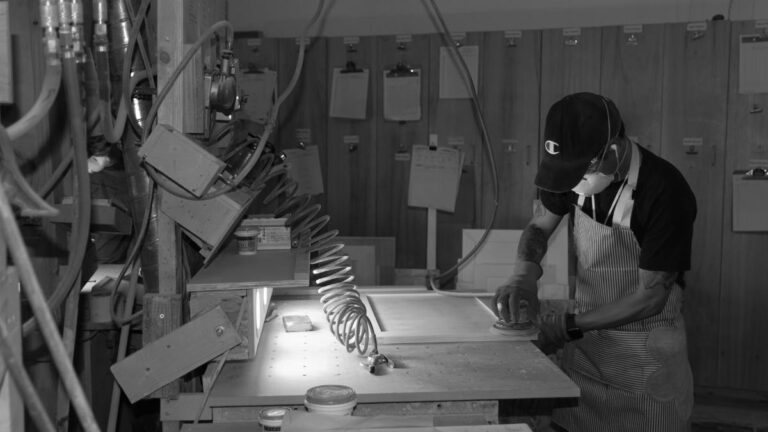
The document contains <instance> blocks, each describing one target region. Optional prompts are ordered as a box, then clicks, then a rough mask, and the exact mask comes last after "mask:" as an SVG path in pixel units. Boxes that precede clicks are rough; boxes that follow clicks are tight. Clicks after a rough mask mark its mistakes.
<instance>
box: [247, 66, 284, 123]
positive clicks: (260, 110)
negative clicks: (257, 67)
mask: <svg viewBox="0 0 768 432" xmlns="http://www.w3.org/2000/svg"><path fill="white" fill-rule="evenodd" d="M276 85H277V72H275V71H273V70H268V69H265V70H263V71H260V72H258V73H244V74H242V75H241V76H240V87H242V89H243V93H244V94H245V95H246V96H247V99H246V101H245V102H244V103H243V112H244V113H245V114H246V116H247V117H248V119H249V120H253V121H255V122H256V123H260V124H264V123H266V122H267V120H268V118H269V113H270V111H272V104H273V102H274V100H273V99H274V94H275V88H276Z"/></svg>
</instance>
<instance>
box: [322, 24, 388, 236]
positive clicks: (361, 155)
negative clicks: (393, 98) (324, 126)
mask: <svg viewBox="0 0 768 432" xmlns="http://www.w3.org/2000/svg"><path fill="white" fill-rule="evenodd" d="M347 42H349V39H348V38H341V37H337V38H329V39H328V65H327V70H328V72H327V73H328V81H327V85H326V87H327V88H328V92H329V94H331V92H333V91H334V89H333V80H334V76H333V74H334V70H335V69H337V68H340V69H342V70H344V69H345V65H347V63H348V62H352V63H354V65H355V67H356V68H357V69H360V70H365V69H368V71H369V76H368V77H369V81H368V88H367V90H366V91H367V104H366V114H365V119H360V120H357V119H347V118H334V117H331V116H330V114H331V113H330V108H329V117H328V135H327V136H328V147H327V156H328V174H327V178H328V183H327V190H326V197H327V205H328V214H329V215H330V216H331V222H330V224H329V226H331V227H333V228H336V229H338V230H339V231H340V232H341V234H342V235H348V236H373V235H376V234H377V233H376V173H377V166H376V146H377V142H378V139H377V135H376V119H377V118H378V117H379V113H380V111H381V109H380V102H379V101H377V100H376V99H375V95H376V94H375V92H374V91H373V89H376V88H378V87H379V86H380V85H381V84H380V83H381V76H380V74H381V72H380V69H381V68H380V67H379V62H378V60H377V58H376V54H377V50H376V38H375V37H361V38H359V41H358V42H357V43H349V44H348V43H347ZM329 97H330V96H329ZM332 99H333V98H331V100H332Z"/></svg>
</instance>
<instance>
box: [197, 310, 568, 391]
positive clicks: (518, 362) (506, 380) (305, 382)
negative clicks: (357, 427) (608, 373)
mask: <svg viewBox="0 0 768 432" xmlns="http://www.w3.org/2000/svg"><path fill="white" fill-rule="evenodd" d="M273 300H274V302H275V305H276V313H277V314H278V318H277V319H274V320H271V321H270V322H268V323H266V324H265V328H264V332H263V334H262V339H261V341H260V342H259V346H258V349H257V353H256V357H255V358H254V359H253V360H250V361H244V362H229V363H227V364H226V365H225V366H224V368H223V370H222V372H221V375H220V377H219V380H218V381H217V383H216V384H215V385H214V387H213V390H212V391H211V396H210V399H209V406H243V405H282V404H289V405H290V404H297V405H300V404H302V403H303V401H304V394H305V392H306V391H307V389H309V388H311V387H314V386H317V385H323V384H342V385H348V386H351V387H352V388H354V389H355V391H356V392H357V395H358V402H359V403H372V402H403V401H436V400H497V399H518V398H519V399H530V398H553V397H554V398H559V397H576V396H578V394H579V390H578V387H577V386H576V385H575V384H574V383H573V382H572V381H571V380H570V379H568V378H567V377H566V376H565V374H564V373H563V372H562V371H561V370H560V369H559V368H558V367H557V366H556V365H555V364H554V363H552V361H550V360H549V359H548V358H547V357H546V356H544V354H542V353H541V352H540V351H539V350H538V349H536V347H535V346H534V345H533V344H531V343H530V342H464V343H420V344H396V345H383V346H381V347H380V352H382V353H384V354H385V355H387V356H390V357H391V358H392V359H393V360H394V362H395V365H396V367H395V368H394V369H388V368H383V369H382V370H381V374H380V375H371V374H370V373H368V370H367V368H364V367H362V366H360V358H359V357H358V356H357V355H356V354H350V353H347V352H346V350H345V349H344V347H343V346H342V345H341V344H339V343H338V342H337V341H336V340H335V338H334V337H333V336H332V335H331V333H330V331H329V329H328V324H327V322H326V319H325V316H324V315H323V313H322V310H321V309H320V303H319V301H318V300H317V299H309V300H279V299H273ZM297 314H306V315H309V317H310V319H311V320H312V322H313V324H314V326H315V328H316V330H314V331H310V332H294V333H286V332H285V331H284V329H283V327H282V323H281V320H280V319H279V316H280V315H297Z"/></svg>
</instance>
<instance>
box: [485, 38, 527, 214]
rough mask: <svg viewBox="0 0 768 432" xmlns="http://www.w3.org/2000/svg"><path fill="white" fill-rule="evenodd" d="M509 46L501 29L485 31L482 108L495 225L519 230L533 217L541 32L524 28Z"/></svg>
mask: <svg viewBox="0 0 768 432" xmlns="http://www.w3.org/2000/svg"><path fill="white" fill-rule="evenodd" d="M513 43H514V45H510V40H509V39H507V38H506V37H505V34H504V32H493V33H487V34H486V35H485V41H484V44H483V47H484V51H485V54H484V55H483V60H484V64H483V97H482V100H483V110H484V114H485V119H486V124H487V126H488V134H489V135H490V138H491V143H492V146H493V153H494V158H495V160H496V169H497V171H498V179H499V207H498V210H497V216H496V223H495V224H494V227H495V228H504V229H522V228H524V227H525V225H526V224H527V223H528V221H529V220H530V219H531V216H532V209H533V205H532V203H533V200H534V199H535V198H536V187H535V186H534V184H533V179H534V177H535V176H536V167H537V163H536V161H537V160H538V156H537V152H538V149H539V145H538V142H539V111H540V109H539V88H540V85H541V82H540V79H541V32H539V31H523V32H521V33H520V37H519V38H515V39H514V42H513ZM482 158H483V164H482V173H483V186H482V189H483V195H482V196H483V199H482V209H483V214H482V217H481V218H480V219H479V221H478V223H479V224H480V225H483V226H484V224H486V223H487V221H488V220H489V219H490V217H491V212H492V211H493V208H492V206H493V200H494V196H493V183H492V181H493V177H492V175H491V170H490V165H489V164H488V156H487V154H486V153H485V152H483V153H482Z"/></svg>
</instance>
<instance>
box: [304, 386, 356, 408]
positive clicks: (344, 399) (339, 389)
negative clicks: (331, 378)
mask: <svg viewBox="0 0 768 432" xmlns="http://www.w3.org/2000/svg"><path fill="white" fill-rule="evenodd" d="M306 399H307V402H309V403H312V404H315V405H341V404H346V403H349V402H352V401H354V400H356V399H357V394H356V393H355V391H354V390H353V389H352V387H347V386H344V385H335V384H328V385H321V386H317V387H312V388H311V389H309V390H307V394H306Z"/></svg>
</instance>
